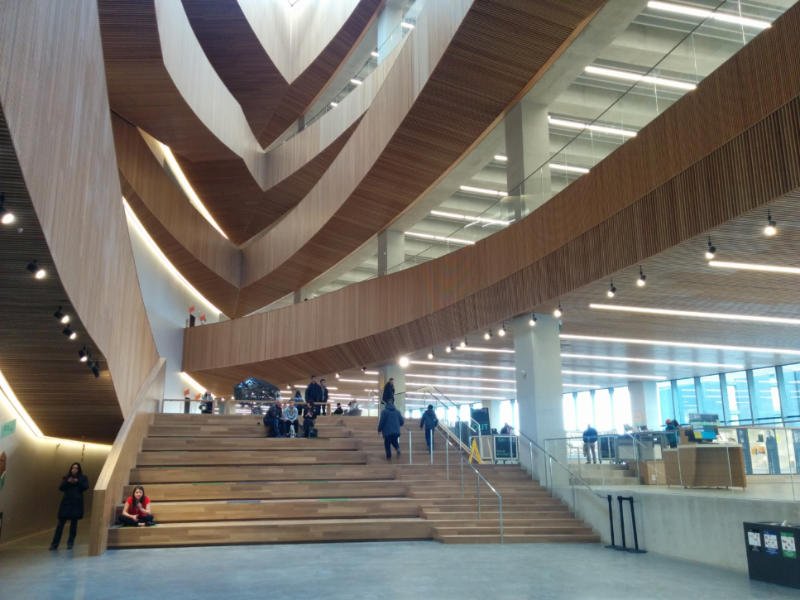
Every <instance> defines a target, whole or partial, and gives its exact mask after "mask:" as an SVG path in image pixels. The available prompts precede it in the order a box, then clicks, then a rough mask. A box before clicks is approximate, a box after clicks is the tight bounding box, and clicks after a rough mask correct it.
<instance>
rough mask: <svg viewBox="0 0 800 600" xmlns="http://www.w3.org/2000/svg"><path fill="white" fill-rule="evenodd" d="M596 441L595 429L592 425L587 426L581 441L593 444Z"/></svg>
mask: <svg viewBox="0 0 800 600" xmlns="http://www.w3.org/2000/svg"><path fill="white" fill-rule="evenodd" d="M596 441H597V429H595V428H594V427H587V428H586V431H584V432H583V442H584V443H585V444H594V443H595V442H596Z"/></svg>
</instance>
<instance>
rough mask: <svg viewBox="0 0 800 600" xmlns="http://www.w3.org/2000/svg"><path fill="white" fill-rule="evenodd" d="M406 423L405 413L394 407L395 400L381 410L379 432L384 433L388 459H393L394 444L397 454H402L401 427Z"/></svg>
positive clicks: (384, 444) (384, 445)
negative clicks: (402, 413)
mask: <svg viewBox="0 0 800 600" xmlns="http://www.w3.org/2000/svg"><path fill="white" fill-rule="evenodd" d="M404 423H405V419H403V415H401V414H400V412H399V411H398V410H397V409H396V408H395V407H394V400H389V401H388V402H387V403H386V408H384V409H383V410H382V411H381V418H380V419H379V420H378V433H382V434H383V447H384V449H385V450H386V460H392V446H394V449H395V452H396V453H397V456H400V442H399V439H400V427H402V426H403V424H404Z"/></svg>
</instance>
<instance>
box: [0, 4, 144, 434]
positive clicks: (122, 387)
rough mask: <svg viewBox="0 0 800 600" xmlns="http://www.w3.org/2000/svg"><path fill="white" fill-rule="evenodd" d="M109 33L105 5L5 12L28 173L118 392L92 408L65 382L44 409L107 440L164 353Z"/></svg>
mask: <svg viewBox="0 0 800 600" xmlns="http://www.w3.org/2000/svg"><path fill="white" fill-rule="evenodd" d="M99 32H100V29H99V24H98V15H97V5H96V4H95V3H93V2H79V3H59V2H56V3H53V2H51V1H49V0H29V1H26V2H5V3H0V55H2V56H3V57H6V58H5V59H4V60H3V61H0V102H2V106H3V111H4V114H5V117H6V120H7V123H8V129H9V131H10V132H11V138H12V141H13V145H14V148H15V150H16V153H17V158H18V161H19V167H20V170H21V173H22V175H23V176H24V180H25V184H26V188H27V191H28V195H29V197H30V201H31V203H32V204H33V206H34V208H35V210H36V215H37V217H38V219H39V223H40V224H41V229H42V231H43V232H44V235H45V239H46V240H47V245H48V248H49V251H50V256H52V259H53V261H54V264H55V265H56V267H57V269H58V275H59V278H60V280H61V282H62V284H63V287H64V289H65V290H66V292H67V294H68V297H69V300H70V304H71V305H72V306H73V307H74V308H75V310H76V312H77V313H78V314H79V315H80V320H81V322H82V324H83V326H84V327H85V328H86V329H87V330H88V332H89V334H90V335H91V338H92V339H93V340H94V341H95V342H96V344H97V346H98V347H99V348H100V349H101V350H102V353H103V355H104V356H105V359H106V360H107V362H108V368H109V370H110V371H111V374H112V376H113V388H114V391H115V392H116V398H113V397H112V398H109V399H105V400H101V399H98V401H97V402H89V401H87V402H84V400H83V397H84V396H83V395H84V394H88V392H87V391H86V390H78V389H74V388H73V389H68V390H64V392H63V393H62V392H61V391H59V390H58V388H57V385H56V384H55V383H54V384H53V387H52V389H53V390H54V391H53V393H48V394H43V395H42V396H37V398H36V399H33V400H32V401H34V402H35V401H38V400H41V401H42V407H43V410H47V411H49V410H51V409H52V410H56V411H60V410H62V407H63V406H64V405H70V404H73V405H74V406H76V407H80V410H78V409H77V408H76V409H75V410H74V415H72V416H70V417H68V421H69V422H71V423H73V424H75V427H74V428H71V429H70V430H69V431H67V430H66V429H67V428H66V427H65V429H63V430H59V433H65V434H66V433H69V434H70V437H75V436H78V437H79V436H81V435H84V433H83V432H84V431H86V435H87V436H89V435H91V436H95V435H97V436H100V435H102V436H103V439H105V440H107V439H109V438H112V437H113V436H114V434H115V433H116V429H117V426H118V424H119V412H118V411H119V410H120V409H121V412H122V415H126V414H128V411H129V410H130V409H131V406H132V405H133V403H134V401H135V399H136V396H137V394H138V392H139V389H140V387H141V386H142V384H143V382H144V381H146V380H147V378H148V376H149V375H150V373H151V371H152V369H153V365H154V364H155V363H156V362H157V361H158V351H157V349H156V346H155V342H154V340H153V336H152V333H151V331H150V326H149V321H148V319H147V313H146V311H145V307H144V303H143V301H142V297H141V291H140V289H139V280H138V278H137V274H136V266H135V264H134V261H133V252H132V250H131V246H130V238H129V236H128V228H127V225H126V223H125V215H124V212H123V210H122V206H121V203H120V200H119V199H120V194H121V192H120V188H119V178H118V175H117V168H116V162H115V160H114V140H113V137H112V135H111V125H110V122H109V107H108V95H107V92H106V88H105V80H104V66H103V53H102V45H101V41H100V36H99ZM45 50H46V51H45ZM52 310H55V309H54V308H53V309H52ZM50 314H51V315H52V312H51V313H50ZM62 337H63V336H62ZM44 343H45V341H44V340H43V344H44ZM43 351H45V352H46V351H47V349H46V348H45V349H44V350H43ZM73 352H76V354H75V360H76V362H77V349H73ZM45 356H46V355H45ZM90 379H91V380H94V378H93V377H91V375H90ZM12 384H13V382H12ZM67 392H68V393H67ZM45 399H47V401H48V402H47V404H46V407H45V402H44V400H45ZM23 402H25V400H24V399H23ZM112 412H113V413H114V416H113V417H112V416H109V415H110V413H112ZM95 424H96V425H97V427H96V428H95V429H90V427H91V426H94V425H95ZM101 424H104V425H103V426H102V427H101ZM53 427H55V424H53ZM48 428H49V425H48ZM100 429H102V432H101V431H100Z"/></svg>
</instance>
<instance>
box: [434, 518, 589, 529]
mask: <svg viewBox="0 0 800 600" xmlns="http://www.w3.org/2000/svg"><path fill="white" fill-rule="evenodd" d="M428 521H430V523H431V525H433V526H434V527H436V528H437V529H442V528H447V527H499V526H500V519H497V518H492V519H490V518H488V517H487V518H482V519H461V520H453V519H441V520H440V519H438V518H437V519H431V518H428ZM503 526H504V527H537V526H538V527H575V526H581V527H582V526H583V523H582V522H581V521H578V520H577V519H574V518H572V517H567V518H564V519H553V518H544V519H542V518H538V519H519V518H514V519H508V518H506V517H505V515H503Z"/></svg>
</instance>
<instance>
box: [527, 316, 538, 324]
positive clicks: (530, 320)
mask: <svg viewBox="0 0 800 600" xmlns="http://www.w3.org/2000/svg"><path fill="white" fill-rule="evenodd" d="M536 321H537V319H536V315H535V314H533V313H531V318H530V319H528V326H529V327H536Z"/></svg>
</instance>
